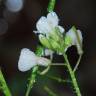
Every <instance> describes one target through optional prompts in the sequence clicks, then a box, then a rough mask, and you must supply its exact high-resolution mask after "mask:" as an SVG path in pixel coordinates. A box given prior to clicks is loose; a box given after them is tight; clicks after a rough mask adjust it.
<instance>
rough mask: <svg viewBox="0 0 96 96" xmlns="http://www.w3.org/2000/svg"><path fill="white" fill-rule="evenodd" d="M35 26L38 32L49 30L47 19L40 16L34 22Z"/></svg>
mask: <svg viewBox="0 0 96 96" xmlns="http://www.w3.org/2000/svg"><path fill="white" fill-rule="evenodd" d="M36 27H37V30H38V31H39V32H40V33H43V34H45V33H48V32H51V30H52V29H51V27H50V25H49V24H48V21H47V18H46V17H44V16H42V17H41V18H40V19H39V21H38V22H37V24H36Z"/></svg>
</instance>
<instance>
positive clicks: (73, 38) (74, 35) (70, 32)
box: [66, 29, 77, 45]
mask: <svg viewBox="0 0 96 96" xmlns="http://www.w3.org/2000/svg"><path fill="white" fill-rule="evenodd" d="M66 36H69V37H70V38H71V39H72V45H75V44H76V40H77V37H76V34H75V32H74V30H73V29H70V30H69V31H68V32H67V33H66Z"/></svg>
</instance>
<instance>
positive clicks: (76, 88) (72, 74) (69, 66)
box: [63, 53, 81, 96]
mask: <svg viewBox="0 0 96 96" xmlns="http://www.w3.org/2000/svg"><path fill="white" fill-rule="evenodd" d="M63 56H64V59H65V61H66V63H67V68H68V71H69V74H70V77H71V79H72V83H73V87H74V90H75V92H76V95H77V96H81V92H80V89H79V86H78V83H77V80H76V77H75V73H74V72H73V70H72V68H71V65H70V63H69V60H68V58H67V55H66V54H65V53H64V54H63Z"/></svg>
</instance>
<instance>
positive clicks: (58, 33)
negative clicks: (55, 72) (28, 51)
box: [34, 12, 83, 54]
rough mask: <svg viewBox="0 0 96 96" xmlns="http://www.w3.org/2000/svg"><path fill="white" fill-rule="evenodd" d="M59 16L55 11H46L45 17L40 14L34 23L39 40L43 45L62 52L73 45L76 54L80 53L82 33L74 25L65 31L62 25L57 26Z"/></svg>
mask: <svg viewBox="0 0 96 96" xmlns="http://www.w3.org/2000/svg"><path fill="white" fill-rule="evenodd" d="M58 24H59V18H58V16H57V14H56V13H55V12H50V13H48V15H47V17H44V16H42V17H41V18H40V19H39V21H38V22H37V24H36V27H37V31H34V32H35V33H39V40H40V42H41V44H42V45H43V46H45V47H46V48H48V49H51V50H53V51H55V52H57V53H64V52H66V51H67V49H68V48H69V47H70V46H72V45H75V46H76V47H77V50H78V54H82V53H83V51H82V41H83V39H82V34H81V31H80V30H77V29H76V28H75V27H74V26H73V27H72V28H71V29H70V30H69V31H68V32H66V33H65V30H64V28H63V27H62V26H59V25H58Z"/></svg>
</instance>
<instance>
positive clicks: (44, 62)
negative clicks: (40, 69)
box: [37, 57, 51, 67]
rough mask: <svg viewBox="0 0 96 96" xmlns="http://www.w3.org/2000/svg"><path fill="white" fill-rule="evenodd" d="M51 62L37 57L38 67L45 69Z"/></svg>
mask: <svg viewBox="0 0 96 96" xmlns="http://www.w3.org/2000/svg"><path fill="white" fill-rule="evenodd" d="M50 63H51V61H50V60H49V59H46V58H44V57H38V60H37V64H38V65H40V66H45V67H47V66H48V65H49V64H50Z"/></svg>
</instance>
